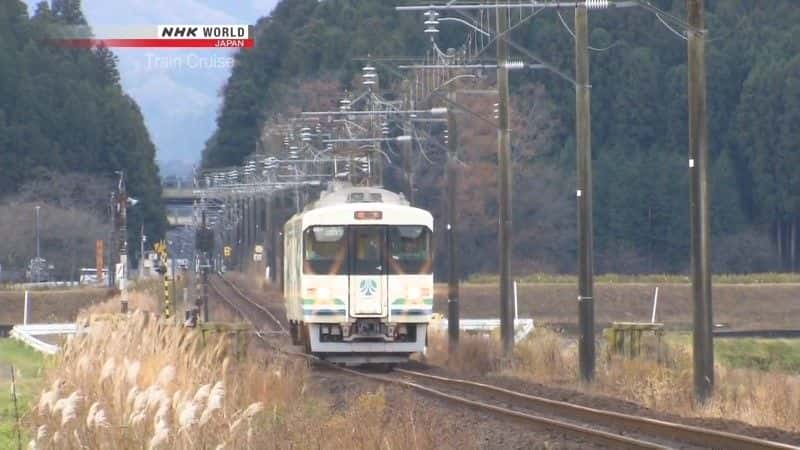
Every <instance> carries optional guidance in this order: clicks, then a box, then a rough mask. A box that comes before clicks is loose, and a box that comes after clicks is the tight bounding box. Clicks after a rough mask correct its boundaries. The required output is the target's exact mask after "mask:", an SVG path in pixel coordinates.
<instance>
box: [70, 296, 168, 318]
mask: <svg viewBox="0 0 800 450" xmlns="http://www.w3.org/2000/svg"><path fill="white" fill-rule="evenodd" d="M128 309H130V310H131V311H136V310H138V311H143V312H150V313H156V314H157V313H158V312H159V309H160V302H159V301H158V300H156V299H155V298H154V297H153V296H151V295H149V294H148V293H146V292H138V291H131V292H129V293H128ZM118 312H120V297H119V296H117V297H113V298H110V299H108V300H106V301H104V302H102V303H97V304H94V305H91V306H89V307H88V308H85V309H83V310H82V311H81V313H80V316H91V315H93V314H115V313H118Z"/></svg>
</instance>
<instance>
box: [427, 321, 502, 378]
mask: <svg viewBox="0 0 800 450" xmlns="http://www.w3.org/2000/svg"><path fill="white" fill-rule="evenodd" d="M500 355H501V352H500V345H499V343H498V340H497V339H496V338H495V337H494V336H481V335H470V334H466V335H465V334H463V333H462V335H461V336H460V339H459V343H458V346H457V347H456V350H455V351H454V352H450V346H449V343H448V338H447V333H445V332H440V331H433V332H431V333H430V334H429V335H428V348H427V351H426V353H425V360H426V361H427V362H429V363H431V364H434V365H438V366H443V367H447V368H448V369H451V370H454V371H457V372H460V373H464V374H469V375H485V374H487V373H490V372H494V371H495V370H497V369H498V368H499V367H500Z"/></svg>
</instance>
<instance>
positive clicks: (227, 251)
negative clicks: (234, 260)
mask: <svg viewBox="0 0 800 450" xmlns="http://www.w3.org/2000/svg"><path fill="white" fill-rule="evenodd" d="M222 254H223V255H225V256H231V248H230V247H229V246H227V245H226V246H225V248H223V249H222Z"/></svg>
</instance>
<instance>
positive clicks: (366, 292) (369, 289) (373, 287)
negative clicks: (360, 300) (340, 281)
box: [358, 280, 378, 297]
mask: <svg viewBox="0 0 800 450" xmlns="http://www.w3.org/2000/svg"><path fill="white" fill-rule="evenodd" d="M358 291H359V293H361V295H362V296H363V297H372V296H373V295H375V293H376V292H378V282H377V281H375V280H361V284H360V285H359V286H358Z"/></svg>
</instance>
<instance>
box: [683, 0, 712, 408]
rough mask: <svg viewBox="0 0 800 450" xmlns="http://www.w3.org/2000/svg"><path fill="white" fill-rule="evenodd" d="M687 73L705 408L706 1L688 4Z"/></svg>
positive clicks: (698, 367)
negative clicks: (704, 16) (704, 13)
mask: <svg viewBox="0 0 800 450" xmlns="http://www.w3.org/2000/svg"><path fill="white" fill-rule="evenodd" d="M686 11H687V14H688V22H689V27H690V28H689V30H688V37H689V39H688V54H689V58H688V60H689V61H688V71H689V177H690V179H691V181H690V187H689V204H690V209H691V211H690V214H691V236H692V237H691V240H692V245H691V248H692V250H691V251H692V258H691V259H692V299H693V301H694V317H693V319H694V320H693V322H694V335H693V359H694V390H695V398H696V400H697V401H698V402H700V403H702V402H705V401H706V400H708V398H709V397H710V396H711V394H712V391H713V389H714V339H713V335H712V323H713V322H712V307H711V273H710V270H709V212H708V123H707V117H706V63H705V20H704V18H703V11H704V5H703V0H686Z"/></svg>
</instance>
